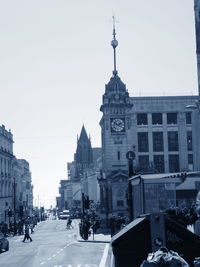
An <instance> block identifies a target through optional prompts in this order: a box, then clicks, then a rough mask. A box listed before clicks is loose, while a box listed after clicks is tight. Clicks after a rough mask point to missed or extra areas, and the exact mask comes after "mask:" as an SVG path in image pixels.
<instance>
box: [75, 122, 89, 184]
mask: <svg viewBox="0 0 200 267" xmlns="http://www.w3.org/2000/svg"><path fill="white" fill-rule="evenodd" d="M92 164H93V155H92V146H91V140H90V138H89V137H88V135H87V132H86V130H85V127H84V125H83V127H82V129H81V134H80V137H79V138H78V140H77V148H76V153H75V177H76V178H78V179H80V175H81V174H82V173H83V171H84V170H85V169H88V168H91V167H92Z"/></svg>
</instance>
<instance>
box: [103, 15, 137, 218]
mask: <svg viewBox="0 0 200 267" xmlns="http://www.w3.org/2000/svg"><path fill="white" fill-rule="evenodd" d="M111 46H112V47H113V52H114V53H113V55H114V69H113V75H112V77H111V78H110V81H109V82H108V84H106V86H105V93H104V95H103V99H102V100H103V101H102V102H103V103H102V105H101V107H100V111H101V112H102V113H103V115H102V118H101V121H100V126H101V140H102V179H100V180H99V181H100V191H101V192H100V195H101V203H103V204H102V212H105V213H106V217H107V219H108V218H109V216H110V215H111V213H112V214H114V213H115V211H116V215H119V214H121V215H126V212H125V210H126V211H127V206H126V190H127V179H128V162H127V159H126V153H127V151H129V150H132V148H131V147H129V146H130V144H131V140H132V136H131V114H132V106H133V105H132V104H131V102H130V97H129V93H128V91H127V89H126V85H125V84H124V83H123V82H122V81H121V79H120V77H119V76H118V71H117V67H116V48H117V46H118V41H117V40H116V31H115V20H114V18H113V40H112V41H111ZM118 211H120V213H118Z"/></svg>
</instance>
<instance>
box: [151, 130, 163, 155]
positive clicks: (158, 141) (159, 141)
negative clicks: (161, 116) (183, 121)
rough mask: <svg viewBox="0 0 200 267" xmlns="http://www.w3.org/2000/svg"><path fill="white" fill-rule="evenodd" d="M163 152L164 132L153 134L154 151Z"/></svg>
mask: <svg viewBox="0 0 200 267" xmlns="http://www.w3.org/2000/svg"><path fill="white" fill-rule="evenodd" d="M163 150H164V148H163V132H153V151H155V152H157V151H163Z"/></svg>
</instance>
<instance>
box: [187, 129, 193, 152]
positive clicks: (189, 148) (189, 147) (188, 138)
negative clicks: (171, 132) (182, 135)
mask: <svg viewBox="0 0 200 267" xmlns="http://www.w3.org/2000/svg"><path fill="white" fill-rule="evenodd" d="M187 149H188V151H191V150H192V149H193V148H192V131H188V132H187Z"/></svg>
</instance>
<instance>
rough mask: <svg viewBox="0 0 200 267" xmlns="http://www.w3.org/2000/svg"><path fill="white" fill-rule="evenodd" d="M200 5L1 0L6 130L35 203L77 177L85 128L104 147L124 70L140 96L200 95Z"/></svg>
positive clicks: (2, 120)
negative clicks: (115, 87)
mask: <svg viewBox="0 0 200 267" xmlns="http://www.w3.org/2000/svg"><path fill="white" fill-rule="evenodd" d="M193 5H194V3H193V0H162V1H161V0H84V1H82V0H7V1H5V0H0V125H2V124H4V125H5V127H6V129H7V130H8V129H11V131H12V134H13V138H14V154H15V155H16V157H17V158H23V159H26V160H27V161H28V162H29V164H30V170H31V172H32V182H33V185H34V205H38V204H39V205H44V206H45V207H49V206H50V205H51V204H52V205H54V204H55V197H56V196H58V195H59V193H58V188H59V183H60V180H61V179H67V162H71V161H73V157H74V153H75V151H76V144H77V143H76V142H77V135H79V134H80V131H81V128H82V125H83V124H84V126H85V128H86V131H87V133H88V134H90V136H91V141H92V146H93V147H100V146H101V135H100V133H101V130H100V126H99V121H100V119H101V116H102V114H101V112H100V111H99V108H100V106H101V104H102V95H103V93H104V91H105V84H106V83H108V82H109V79H110V78H111V76H112V70H113V49H112V47H111V45H110V42H111V40H112V27H113V26H112V16H113V14H114V15H115V17H116V33H117V35H116V39H117V40H118V42H119V46H118V47H117V70H118V74H119V76H120V78H121V79H122V81H123V82H124V83H125V84H126V86H127V89H128V91H129V94H130V96H155V95H161V96H163V95H166V96H167V95H191V94H192V95H196V94H197V90H198V89H197V67H196V65H197V64H196V45H195V26H194V8H193Z"/></svg>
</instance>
